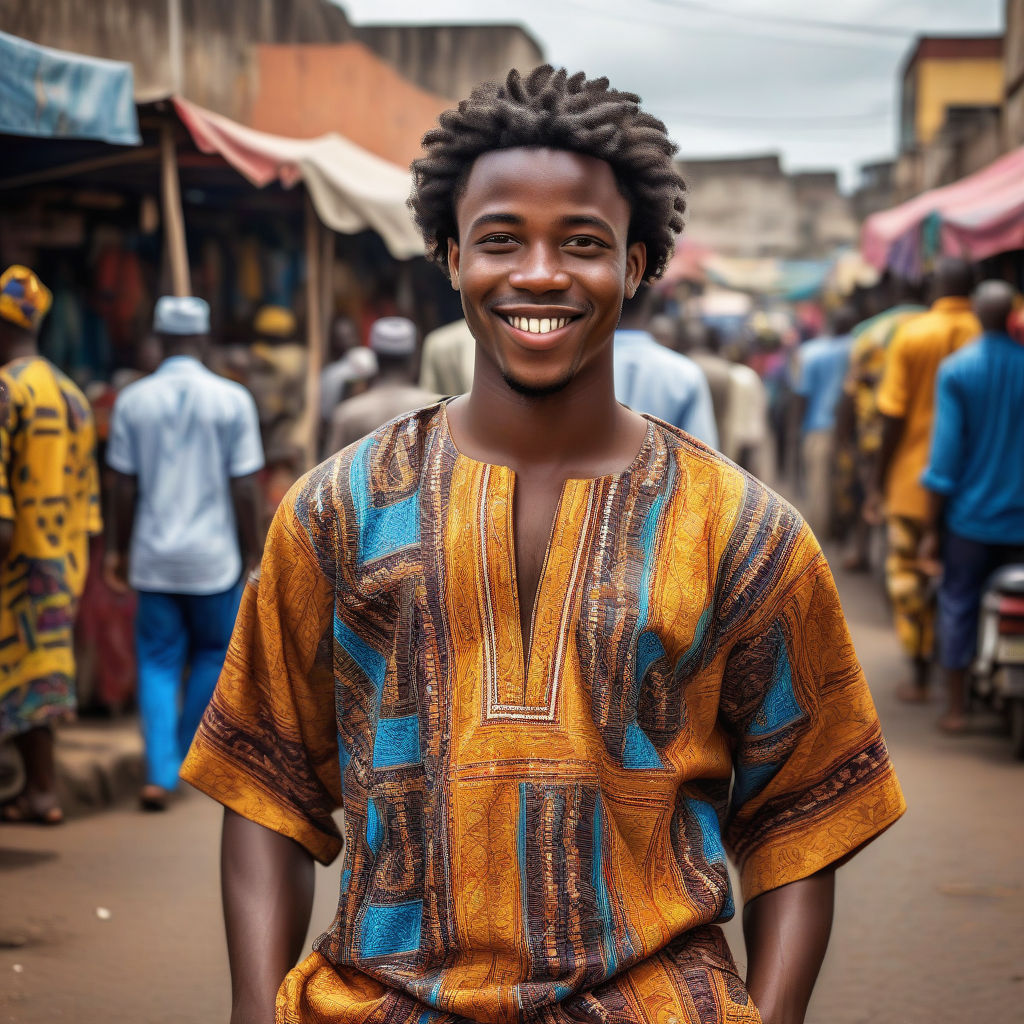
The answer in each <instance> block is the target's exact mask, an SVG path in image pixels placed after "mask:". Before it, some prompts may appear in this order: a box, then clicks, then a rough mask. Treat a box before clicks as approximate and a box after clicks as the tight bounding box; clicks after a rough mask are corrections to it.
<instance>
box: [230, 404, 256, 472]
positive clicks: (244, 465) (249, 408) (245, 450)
mask: <svg viewBox="0 0 1024 1024" xmlns="http://www.w3.org/2000/svg"><path fill="white" fill-rule="evenodd" d="M262 468H263V442H262V441H261V440H260V418H259V413H258V412H257V411H256V403H255V402H254V401H253V397H252V395H250V394H249V392H248V391H243V392H242V394H241V396H240V401H239V403H238V414H237V420H236V424H235V438H234V444H233V445H232V446H231V456H230V462H229V465H228V475H229V476H233V477H238V476H249V474H250V473H256V472H258V471H259V470H261V469H262Z"/></svg>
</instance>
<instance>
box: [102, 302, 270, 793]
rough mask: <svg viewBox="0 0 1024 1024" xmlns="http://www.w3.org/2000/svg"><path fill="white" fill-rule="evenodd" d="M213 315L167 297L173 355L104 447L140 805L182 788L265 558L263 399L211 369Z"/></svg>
mask: <svg viewBox="0 0 1024 1024" xmlns="http://www.w3.org/2000/svg"><path fill="white" fill-rule="evenodd" d="M209 318H210V312H209V307H208V306H207V305H206V303H205V302H204V301H203V300H202V299H197V298H190V297H184V298H173V297H169V296H164V297H163V298H161V299H160V300H159V301H158V302H157V304H156V310H155V312H154V317H153V319H154V331H155V332H156V334H157V335H158V337H159V338H160V340H161V343H162V345H163V349H164V355H165V358H164V360H163V362H162V363H161V364H160V367H159V369H158V370H157V371H156V373H154V374H152V375H151V376H149V377H147V378H145V379H143V380H140V381H138V382H136V383H135V384H132V385H130V386H129V387H127V388H125V390H124V391H123V392H122V393H121V394H120V395H119V396H118V399H117V402H116V404H115V405H114V411H113V414H112V417H111V425H110V442H109V444H108V447H107V463H108V465H109V466H110V467H111V469H113V470H115V471H116V474H117V475H116V481H115V485H114V507H113V523H112V531H111V533H112V536H111V540H110V543H109V544H108V554H107V559H108V564H107V566H106V569H107V578H108V580H109V581H110V583H111V586H114V587H117V588H120V589H122V590H124V589H126V588H127V587H128V585H129V584H130V585H131V586H132V587H134V588H135V589H136V590H137V591H138V592H139V603H138V610H137V613H136V620H135V641H136V652H137V655H138V674H139V710H140V713H141V718H142V732H143V737H144V739H145V745H146V785H145V787H144V788H143V790H142V793H141V800H142V804H143V806H144V807H146V808H148V809H152V810H158V809H162V808H163V807H164V806H166V803H167V799H168V796H169V794H170V793H171V792H172V791H173V790H174V789H175V787H176V785H177V780H178V770H179V768H180V766H181V761H182V758H183V757H184V755H185V752H186V751H187V750H188V746H189V744H190V743H191V742H192V736H193V734H194V733H195V730H196V727H197V726H198V724H199V719H200V718H201V716H202V714H203V712H204V711H205V709H206V705H207V703H208V702H209V700H210V695H211V694H212V693H213V688H214V685H215V684H216V681H217V676H218V674H219V673H220V670H221V666H222V664H223V661H224V651H225V650H226V648H227V644H228V640H229V638H230V636H231V629H232V626H233V625H234V621H235V613H236V611H237V608H238V600H239V596H240V593H241V581H242V578H243V574H244V573H245V572H247V571H248V569H249V568H252V567H254V566H255V564H256V562H257V560H258V557H259V552H260V536H259V518H260V514H261V509H260V500H259V488H258V483H257V478H256V476H255V474H256V473H257V472H258V471H259V470H260V469H261V468H262V466H263V450H262V446H261V444H260V435H259V419H258V416H257V413H256V405H255V403H254V402H253V399H252V397H251V396H250V394H249V392H248V391H246V390H245V388H244V387H242V385H240V384H236V383H234V382H233V381H228V380H225V379H224V378H222V377H218V376H217V375H216V374H214V373H211V372H210V371H209V370H208V369H206V367H204V366H203V364H202V362H201V361H200V360H201V358H202V356H203V355H204V353H205V351H206V348H207V345H208V336H209V322H210V321H209ZM186 669H187V682H184V680H185V673H186ZM183 684H184V694H183V695H182V692H181V691H182V687H183Z"/></svg>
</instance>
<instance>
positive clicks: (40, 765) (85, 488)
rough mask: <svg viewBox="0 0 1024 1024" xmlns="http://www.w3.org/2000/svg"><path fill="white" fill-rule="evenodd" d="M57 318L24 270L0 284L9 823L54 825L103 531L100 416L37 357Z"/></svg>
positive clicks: (2, 709) (0, 692)
mask: <svg viewBox="0 0 1024 1024" xmlns="http://www.w3.org/2000/svg"><path fill="white" fill-rule="evenodd" d="M49 308H50V292H49V290H48V289H47V288H46V286H45V285H43V284H42V283H41V282H40V280H39V278H38V277H36V275H35V274H34V273H33V272H32V271H31V270H29V269H28V268H27V267H21V266H13V267H10V268H8V269H7V270H6V271H5V272H4V273H3V275H2V276H0V594H3V601H2V602H0V742H4V741H6V740H13V742H14V743H15V744H16V745H17V747H18V749H19V751H20V753H21V756H22V758H23V760H24V762H25V776H26V782H25V788H24V790H23V792H22V793H21V794H20V795H19V796H18V797H17V798H16V799H15V800H13V801H11V802H10V803H7V804H5V805H4V808H3V815H2V816H3V820H4V821H9V822H23V821H32V822H39V823H40V824H45V825H56V824H59V823H60V822H61V821H62V820H63V813H62V811H61V808H60V804H59V803H58V802H57V794H56V786H55V783H56V779H55V772H54V761H53V731H52V725H53V723H55V722H57V721H60V720H62V719H67V718H71V717H73V716H74V713H75V659H74V646H73V642H72V628H73V626H74V619H75V612H76V609H77V605H78V599H79V598H80V597H81V594H82V588H83V587H84V585H85V575H86V569H87V568H88V559H89V547H88V544H89V535H90V534H96V533H99V531H100V528H101V522H100V500H99V476H98V473H97V469H96V456H95V450H96V430H95V426H94V424H93V417H92V410H91V409H90V408H89V403H88V402H87V401H86V399H85V396H84V395H83V394H82V392H81V391H79V390H78V388H77V387H75V385H74V384H73V383H72V382H71V381H70V380H69V379H68V378H67V377H65V376H64V374H63V373H61V372H60V370H58V369H57V368H56V367H55V366H53V365H52V364H51V363H50V362H48V361H47V360H46V359H44V358H43V357H42V356H40V355H39V353H38V351H37V349H36V332H37V330H38V329H39V324H40V323H41V322H42V320H43V317H44V316H45V315H46V312H47V310H48V309H49Z"/></svg>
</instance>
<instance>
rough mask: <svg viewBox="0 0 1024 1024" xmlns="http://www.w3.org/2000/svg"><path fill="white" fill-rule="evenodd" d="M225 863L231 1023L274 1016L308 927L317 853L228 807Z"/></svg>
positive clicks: (263, 1021)
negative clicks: (286, 977) (285, 980)
mask: <svg viewBox="0 0 1024 1024" xmlns="http://www.w3.org/2000/svg"><path fill="white" fill-rule="evenodd" d="M220 871H221V895H222V898H223V901H224V926H225V930H226V932H227V940H228V962H229V964H230V966H231V1024H273V1020H274V1002H275V999H276V997H277V990H278V988H280V986H281V982H282V981H283V980H284V976H285V975H286V974H287V973H288V972H289V971H290V970H291V969H292V968H293V967H294V966H295V963H296V961H297V960H298V959H299V956H300V955H301V954H302V946H303V942H304V940H305V938H306V931H307V929H308V928H309V917H310V913H311V912H312V909H313V877H314V876H313V858H312V857H311V856H310V854H309V853H308V851H307V850H306V849H305V848H304V847H302V846H300V845H299V844H298V843H297V842H295V841H294V840H293V839H289V838H288V837H287V836H282V835H279V834H278V833H277V832H273V831H271V830H270V829H268V828H264V826H262V825H257V824H256V823H255V822H252V821H249V820H248V819H246V818H243V817H242V816H241V815H238V814H236V813H235V812H234V811H231V810H228V809H227V808H225V810H224V830H223V833H222V834H221V851H220Z"/></svg>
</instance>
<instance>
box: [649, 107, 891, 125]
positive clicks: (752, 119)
mask: <svg viewBox="0 0 1024 1024" xmlns="http://www.w3.org/2000/svg"><path fill="white" fill-rule="evenodd" d="M645 107H647V108H648V109H650V110H653V111H656V112H657V113H658V114H659V115H664V116H669V117H673V118H678V119H684V120H689V121H707V122H712V123H714V122H725V123H728V124H753V125H765V126H766V127H772V126H774V127H778V128H787V127H790V128H818V127H821V128H843V127H852V126H856V125H864V126H873V125H880V124H887V123H888V122H889V121H891V120H892V118H893V116H894V113H893V112H891V111H890V112H882V111H865V112H864V113H862V114H724V113H721V114H720V113H715V112H714V111H706V110H684V109H681V108H678V107H672V106H670V105H666V104H659V103H658V102H657V101H656V100H648V101H647V102H646V103H645Z"/></svg>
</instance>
